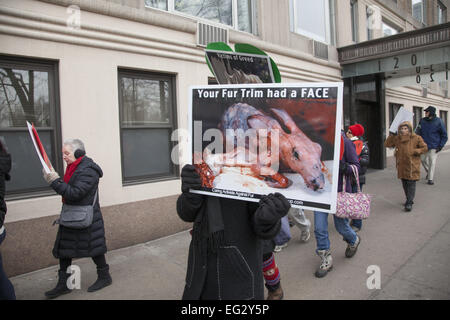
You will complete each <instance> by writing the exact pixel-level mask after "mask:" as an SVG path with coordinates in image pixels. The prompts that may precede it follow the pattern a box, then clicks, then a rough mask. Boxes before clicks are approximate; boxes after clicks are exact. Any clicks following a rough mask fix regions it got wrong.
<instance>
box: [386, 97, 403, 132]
mask: <svg viewBox="0 0 450 320" xmlns="http://www.w3.org/2000/svg"><path fill="white" fill-rule="evenodd" d="M403 106H404V105H403V104H400V103H394V102H389V127H390V126H391V124H392V122H393V121H394V119H395V116H396V115H397V113H398V110H400V108H401V107H403ZM394 108H398V109H397V111H396V112H395V111H394Z"/></svg>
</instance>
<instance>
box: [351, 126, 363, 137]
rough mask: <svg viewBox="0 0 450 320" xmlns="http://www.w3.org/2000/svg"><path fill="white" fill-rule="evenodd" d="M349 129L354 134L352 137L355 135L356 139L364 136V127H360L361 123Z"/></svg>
mask: <svg viewBox="0 0 450 320" xmlns="http://www.w3.org/2000/svg"><path fill="white" fill-rule="evenodd" d="M348 129H349V130H350V131H351V132H352V135H354V136H356V137H360V136H362V135H363V134H364V127H363V126H362V125H360V124H359V123H357V124H354V125H352V126H350V127H348Z"/></svg>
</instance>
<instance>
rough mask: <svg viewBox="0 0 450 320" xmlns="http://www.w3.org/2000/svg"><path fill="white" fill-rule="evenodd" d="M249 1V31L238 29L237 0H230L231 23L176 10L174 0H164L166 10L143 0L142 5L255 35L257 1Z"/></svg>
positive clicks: (256, 30)
mask: <svg viewBox="0 0 450 320" xmlns="http://www.w3.org/2000/svg"><path fill="white" fill-rule="evenodd" d="M250 1H251V19H252V21H251V23H250V26H251V28H252V30H251V32H248V31H243V30H239V14H238V6H237V3H238V0H231V22H232V23H231V25H228V24H224V23H221V22H217V21H212V20H209V19H205V18H202V17H198V16H193V15H190V14H187V13H184V12H181V11H177V10H175V0H166V3H167V6H166V7H167V9H166V10H164V9H159V8H155V7H152V6H148V5H146V3H145V1H144V7H145V8H149V9H155V10H160V11H164V12H169V13H172V14H176V15H180V16H182V17H187V18H195V19H196V20H198V21H201V22H204V23H206V24H211V23H212V24H217V25H220V26H225V27H227V28H231V29H233V30H235V31H239V32H245V33H250V34H253V35H257V32H258V28H257V21H256V20H257V13H256V12H257V4H256V3H257V1H255V0H250Z"/></svg>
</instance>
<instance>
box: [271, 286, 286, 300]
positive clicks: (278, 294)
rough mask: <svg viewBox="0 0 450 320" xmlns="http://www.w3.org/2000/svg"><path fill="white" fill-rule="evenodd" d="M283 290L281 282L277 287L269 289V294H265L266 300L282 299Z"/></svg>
mask: <svg viewBox="0 0 450 320" xmlns="http://www.w3.org/2000/svg"><path fill="white" fill-rule="evenodd" d="M283 297H284V292H283V288H281V284H280V286H279V287H278V289H275V290H269V294H268V295H267V300H283Z"/></svg>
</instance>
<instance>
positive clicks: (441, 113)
mask: <svg viewBox="0 0 450 320" xmlns="http://www.w3.org/2000/svg"><path fill="white" fill-rule="evenodd" d="M439 118H441V119H442V121H443V122H444V128H445V130H447V132H448V122H447V111H444V110H441V111H439Z"/></svg>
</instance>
